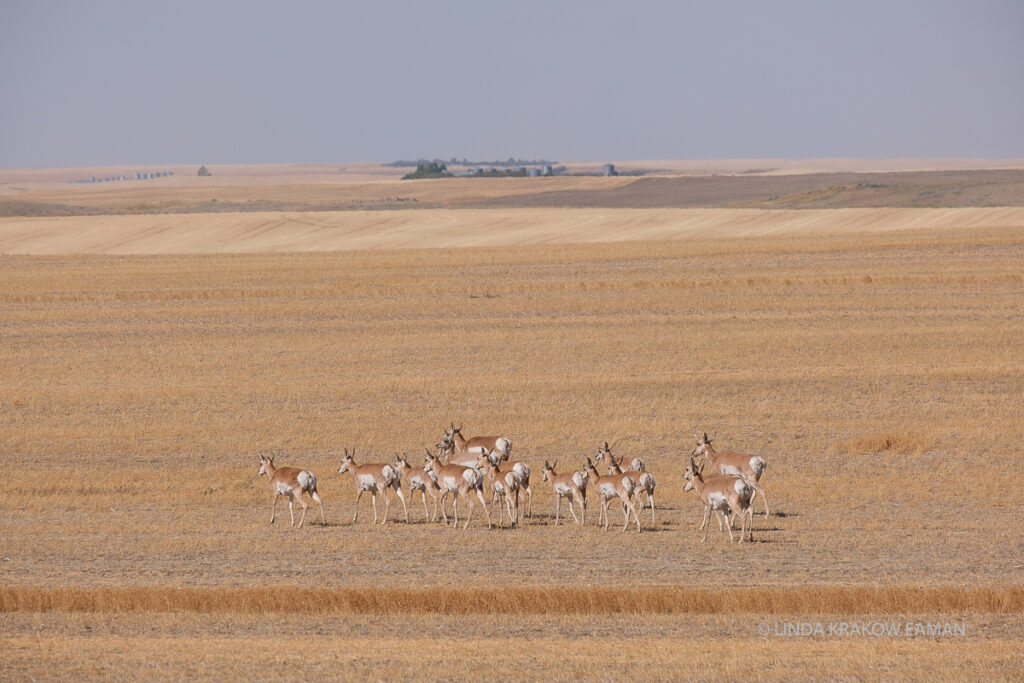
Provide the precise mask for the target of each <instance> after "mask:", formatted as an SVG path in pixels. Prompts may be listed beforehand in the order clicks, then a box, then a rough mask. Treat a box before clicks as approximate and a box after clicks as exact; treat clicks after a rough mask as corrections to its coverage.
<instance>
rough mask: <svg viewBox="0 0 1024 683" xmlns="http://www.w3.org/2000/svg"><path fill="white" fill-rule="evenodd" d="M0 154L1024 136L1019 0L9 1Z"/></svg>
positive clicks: (679, 149)
mask: <svg viewBox="0 0 1024 683" xmlns="http://www.w3.org/2000/svg"><path fill="white" fill-rule="evenodd" d="M0 84H2V91H0V93H2V96H0V167H20V166H27V167H44V166H64V165H86V164H160V163H164V164H175V163H207V164H213V163H250V162H253V163H255V162H332V163H333V162H355V161H391V160H395V159H399V158H403V159H405V158H419V157H427V158H432V157H443V158H448V157H452V156H455V157H459V158H462V157H468V158H470V159H475V160H489V159H504V158H507V157H509V156H515V157H520V158H539V157H544V158H548V159H553V160H559V161H566V160H599V161H600V160H607V161H614V160H632V159H711V158H756V157H777V158H817V157H870V158H878V157H1001V158H1007V157H1024V3H1022V2H1017V1H1012V0H1006V1H990V0H964V1H963V2H942V1H936V2H928V1H924V0H904V1H900V0H888V1H881V2H876V1H874V0H871V1H864V2H862V1H858V2H842V3H839V2H826V1H824V0H817V1H807V2H786V1H780V2H710V1H708V2H701V3H697V2H653V1H652V2H644V1H643V0H639V1H631V2H594V1H584V0H567V1H563V2H557V1H555V0H546V1H533V0H528V1H523V0H516V1H514V2H509V1H505V2H485V1H481V0H477V1H470V0H466V1H448V0H434V1H432V2H395V1H388V0H377V1H373V2H369V1H367V2H303V1H301V0H300V1H298V2H265V1H262V0H260V1H256V0H247V1H238V2H218V1H216V0H212V1H207V0H202V1H192V0H164V1H163V2H144V1H139V0H124V1H116V0H109V1H104V0H97V1H90V2H84V1H82V2H79V1H63V2H62V1H57V0H0Z"/></svg>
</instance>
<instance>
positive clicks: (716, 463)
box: [690, 432, 770, 517]
mask: <svg viewBox="0 0 1024 683" xmlns="http://www.w3.org/2000/svg"><path fill="white" fill-rule="evenodd" d="M694 436H696V437H697V448H695V449H694V451H693V453H691V454H690V457H691V458H693V457H696V456H698V455H703V456H704V457H705V458H706V459H707V462H708V464H709V465H711V467H712V469H713V470H714V471H715V472H718V473H719V474H731V475H733V476H737V477H743V478H744V479H746V480H747V483H748V484H750V486H751V487H752V488H753V489H754V494H753V495H752V496H750V502H751V503H753V502H754V498H756V497H757V494H758V493H760V494H761V498H763V499H764V516H765V517H768V515H769V514H770V513H769V512H768V496H766V495H765V493H764V489H763V488H761V486H760V485H759V484H758V482H759V481H760V480H761V475H762V474H763V473H764V470H765V468H766V467H768V463H766V462H765V460H764V458H762V457H761V456H759V455H748V454H746V453H735V452H733V451H716V450H715V449H714V448H712V447H711V439H709V438H708V435H707V432H705V433H704V436H703V438H702V437H699V436H697V435H696V434H694Z"/></svg>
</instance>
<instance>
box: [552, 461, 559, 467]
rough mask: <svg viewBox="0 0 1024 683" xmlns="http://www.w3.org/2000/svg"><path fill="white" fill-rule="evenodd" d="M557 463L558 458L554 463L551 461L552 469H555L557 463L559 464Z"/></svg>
mask: <svg viewBox="0 0 1024 683" xmlns="http://www.w3.org/2000/svg"><path fill="white" fill-rule="evenodd" d="M557 464H558V461H557V460H556V461H554V462H553V463H551V469H555V465H557Z"/></svg>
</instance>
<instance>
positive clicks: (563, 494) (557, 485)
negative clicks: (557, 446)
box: [541, 460, 589, 526]
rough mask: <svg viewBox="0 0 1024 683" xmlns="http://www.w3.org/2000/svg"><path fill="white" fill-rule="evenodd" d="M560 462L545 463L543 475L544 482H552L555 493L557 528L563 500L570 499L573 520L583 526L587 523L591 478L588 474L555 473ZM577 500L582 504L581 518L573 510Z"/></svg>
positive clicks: (578, 472)
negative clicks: (588, 486)
mask: <svg viewBox="0 0 1024 683" xmlns="http://www.w3.org/2000/svg"><path fill="white" fill-rule="evenodd" d="M557 464H558V461H557V460H556V461H555V462H553V463H551V464H549V463H548V461H547V460H545V461H544V470H543V472H542V473H541V476H542V478H543V479H544V481H550V482H551V488H552V489H554V491H555V526H558V515H559V513H560V512H561V509H562V498H568V499H569V512H571V513H572V518H573V519H575V520H576V523H577V524H579V525H580V526H583V525H584V523H586V521H587V482H588V480H589V477H588V476H587V473H586V472H582V471H577V472H564V473H562V474H558V473H556V472H555V465H557ZM573 499H575V500H576V502H577V503H579V504H580V516H579V517H577V516H576V511H575V510H573V509H572V501H573Z"/></svg>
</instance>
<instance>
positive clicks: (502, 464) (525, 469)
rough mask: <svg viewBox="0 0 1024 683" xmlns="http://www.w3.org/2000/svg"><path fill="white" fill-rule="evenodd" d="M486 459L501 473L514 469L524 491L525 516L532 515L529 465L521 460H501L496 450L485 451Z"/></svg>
mask: <svg viewBox="0 0 1024 683" xmlns="http://www.w3.org/2000/svg"><path fill="white" fill-rule="evenodd" d="M485 455H486V457H487V461H488V462H489V463H491V464H494V465H497V466H498V471H499V472H501V473H503V474H504V473H505V472H509V471H515V473H516V474H518V475H519V478H520V480H521V485H520V486H521V488H522V490H523V491H526V516H527V517H533V489H531V488H530V472H531V470H530V466H529V465H527V464H526V463H525V462H523V461H522V460H516V461H512V460H502V456H501V453H500V452H499V451H496V450H491V451H487V452H486V453H485Z"/></svg>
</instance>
